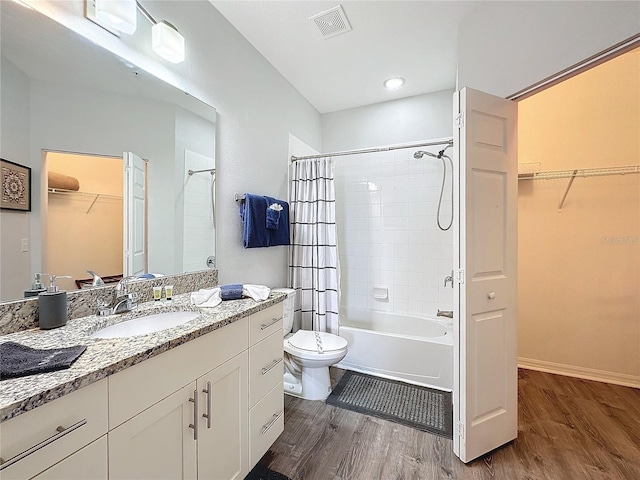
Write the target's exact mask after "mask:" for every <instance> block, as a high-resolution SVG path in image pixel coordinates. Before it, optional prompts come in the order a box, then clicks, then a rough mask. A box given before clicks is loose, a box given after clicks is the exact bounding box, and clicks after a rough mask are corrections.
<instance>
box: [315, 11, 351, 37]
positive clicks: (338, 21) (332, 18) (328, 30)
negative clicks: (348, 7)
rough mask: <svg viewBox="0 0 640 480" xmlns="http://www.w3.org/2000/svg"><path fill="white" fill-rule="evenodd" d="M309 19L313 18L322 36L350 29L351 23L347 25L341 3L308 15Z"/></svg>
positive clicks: (337, 33)
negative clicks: (310, 15)
mask: <svg viewBox="0 0 640 480" xmlns="http://www.w3.org/2000/svg"><path fill="white" fill-rule="evenodd" d="M309 20H313V21H314V22H315V23H316V26H317V27H318V29H319V30H320V33H322V36H323V37H324V38H330V37H335V36H336V35H340V34H341V33H346V32H349V31H351V25H349V20H347V16H346V15H345V14H344V10H343V9H342V5H338V6H337V7H333V8H330V9H329V10H325V11H324V12H320V13H318V14H317V15H314V16H312V17H309Z"/></svg>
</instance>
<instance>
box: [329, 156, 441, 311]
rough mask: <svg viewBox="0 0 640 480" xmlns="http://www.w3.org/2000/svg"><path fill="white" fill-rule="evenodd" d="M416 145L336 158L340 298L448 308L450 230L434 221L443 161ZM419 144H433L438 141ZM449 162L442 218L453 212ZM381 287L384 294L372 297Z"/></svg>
mask: <svg viewBox="0 0 640 480" xmlns="http://www.w3.org/2000/svg"><path fill="white" fill-rule="evenodd" d="M417 150H418V149H415V148H414V149H399V150H393V151H388V152H379V153H368V154H359V155H348V156H343V157H336V158H335V159H334V174H335V182H336V183H335V184H336V220H337V223H338V251H339V256H340V269H341V279H340V288H341V305H342V306H347V307H352V308H364V309H373V310H382V311H390V312H395V313H400V314H409V315H419V316H428V317H435V315H436V312H437V310H438V309H440V310H452V306H453V305H452V304H453V289H452V288H451V284H448V285H447V287H446V288H445V287H444V286H443V285H444V279H445V277H446V276H447V275H451V270H452V268H453V260H452V258H453V235H452V230H451V229H450V230H448V231H446V232H443V231H441V230H440V229H439V228H438V226H437V223H436V212H437V208H438V197H439V194H440V185H441V182H442V161H441V160H439V159H436V158H431V157H426V156H425V157H423V158H422V159H419V160H416V159H414V158H413V154H414V152H415V151H417ZM424 150H428V151H432V152H433V153H437V152H438V150H439V149H438V148H437V147H426V148H424ZM450 173H451V172H450V167H449V165H447V181H446V188H445V192H444V198H443V204H442V213H441V224H442V225H443V226H446V225H448V224H449V222H450V218H451V208H452V205H451V190H450V188H451V180H450V179H451V177H450V176H449V175H450ZM379 286H381V287H386V288H387V289H388V292H389V294H388V298H386V299H376V298H374V297H373V290H374V287H379Z"/></svg>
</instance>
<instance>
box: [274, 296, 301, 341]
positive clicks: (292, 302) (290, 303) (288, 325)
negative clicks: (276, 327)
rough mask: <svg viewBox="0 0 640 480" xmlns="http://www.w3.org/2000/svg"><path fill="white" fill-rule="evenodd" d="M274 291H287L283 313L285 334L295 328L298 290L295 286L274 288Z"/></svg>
mask: <svg viewBox="0 0 640 480" xmlns="http://www.w3.org/2000/svg"><path fill="white" fill-rule="evenodd" d="M272 291H273V292H281V293H286V294H287V298H285V300H284V308H283V315H282V329H283V330H284V332H283V333H284V335H287V334H289V333H291V330H292V329H293V312H294V310H295V307H296V291H295V290H294V289H293V288H274V289H273V290H272Z"/></svg>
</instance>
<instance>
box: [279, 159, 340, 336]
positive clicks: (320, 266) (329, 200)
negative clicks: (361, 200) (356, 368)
mask: <svg viewBox="0 0 640 480" xmlns="http://www.w3.org/2000/svg"><path fill="white" fill-rule="evenodd" d="M335 206H336V202H335V187H334V179H333V160H332V159H331V158H320V159H313V160H301V161H297V162H295V163H294V164H293V174H292V180H291V228H292V241H291V245H292V247H291V262H290V265H289V268H290V273H291V275H290V277H291V288H295V289H296V293H297V295H296V311H295V322H296V323H295V324H296V325H300V326H301V328H302V329H304V330H316V331H320V332H329V333H334V334H336V335H337V334H338V305H339V299H338V285H339V279H338V274H339V270H338V247H337V235H336V215H335V212H336V208H335Z"/></svg>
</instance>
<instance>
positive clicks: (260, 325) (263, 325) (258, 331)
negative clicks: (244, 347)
mask: <svg viewBox="0 0 640 480" xmlns="http://www.w3.org/2000/svg"><path fill="white" fill-rule="evenodd" d="M276 330H282V303H278V304H277V305H273V306H272V307H269V308H267V309H265V310H261V311H260V312H258V313H254V314H253V315H251V317H250V318H249V345H255V344H256V343H258V342H259V341H260V340H264V339H265V338H267V337H268V336H269V335H271V334H272V333H273V332H275V331H276Z"/></svg>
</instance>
